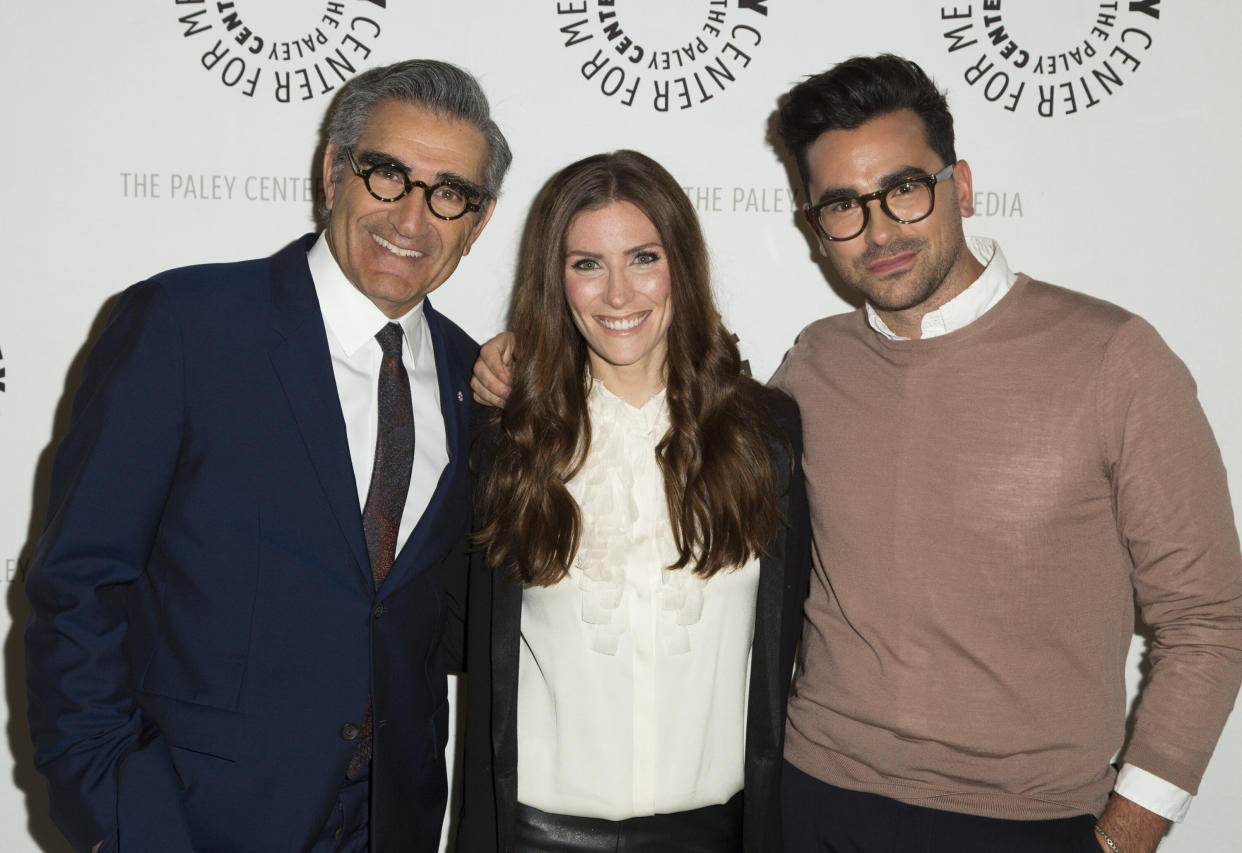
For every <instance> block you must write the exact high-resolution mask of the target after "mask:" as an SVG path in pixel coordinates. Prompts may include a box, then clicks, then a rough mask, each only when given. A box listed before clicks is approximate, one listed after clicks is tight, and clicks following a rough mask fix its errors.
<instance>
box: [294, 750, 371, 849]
mask: <svg viewBox="0 0 1242 853" xmlns="http://www.w3.org/2000/svg"><path fill="white" fill-rule="evenodd" d="M370 845H371V771H370V768H364V769H363V770H362V771H361V772H360V773H358V775H356V776H355V777H354V778H352V779H349V780H346V781H345V783H344V784H343V785H342V786H341V793H340V796H339V797H337V801H336V805H334V806H333V807H332V814H331V815H329V816H328V822H327V823H326V824H324V827H323V832H322V833H321V834H320V836H319V840H318V841H316V842H315V844H314V845H313V846H312V847H311V848H310V850H309V851H307V853H366V851H367V849H368V848H369V847H370Z"/></svg>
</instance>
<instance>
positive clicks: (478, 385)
mask: <svg viewBox="0 0 1242 853" xmlns="http://www.w3.org/2000/svg"><path fill="white" fill-rule="evenodd" d="M515 355H516V346H515V345H514V337H513V334H512V333H511V332H501V333H500V334H499V335H497V336H496V337H494V338H492V339H491V340H490V341H488V342H487V343H485V344H483V347H482V348H481V349H480V350H479V358H478V360H477V361H475V363H474V371H473V374H472V376H471V378H470V390H471V391H473V392H474V399H475V401H476V402H479V403H482V404H484V405H486V406H500V407H503V406H504V404H505V401H506V400H507V399H508V398H509V391H510V390H511V383H512V381H513V380H512V377H511V375H510V373H509V365H511V364H513V359H514V356H515Z"/></svg>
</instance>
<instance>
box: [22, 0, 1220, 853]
mask: <svg viewBox="0 0 1242 853" xmlns="http://www.w3.org/2000/svg"><path fill="white" fill-rule="evenodd" d="M53 10H54V11H53ZM610 26H611V27H612V29H608V27H610ZM1239 31H1242V4H1238V3H1235V2H1232V0H1199V2H1196V3H1193V4H1192V3H1187V2H1178V0H1164V2H1159V0H1138V1H1137V2H1120V3H1118V2H1110V3H1100V2H1087V0H1003V2H1002V0H982V1H981V2H964V0H958V2H956V3H953V4H949V5H945V4H941V3H934V2H926V0H872V2H869V3H861V2H854V0H615V2H605V0H474V2H469V3H466V2H456V3H453V2H447V0H301V2H293V0H235V2H203V0H148V2H144V3H138V2H133V0H131V2H127V3H99V2H88V0H64V2H59V3H55V4H51V5H47V4H36V3H16V2H8V3H5V4H4V5H3V6H2V7H0V32H3V33H5V35H6V39H5V49H4V50H3V51H2V52H0V79H3V81H4V83H3V86H4V90H3V91H4V101H5V112H6V114H7V121H6V126H7V127H8V128H9V130H8V131H7V132H6V133H5V134H3V139H2V140H0V154H2V161H3V163H4V167H3V168H4V171H5V173H6V178H5V180H4V183H5V185H6V186H8V187H9V190H8V192H9V201H8V202H7V203H6V204H5V205H4V206H3V209H2V211H0V235H2V237H0V239H2V240H3V249H4V258H5V266H6V267H7V273H6V275H5V276H4V283H3V298H2V302H0V305H2V306H3V307H2V308H0V464H2V465H3V468H2V469H0V470H2V472H3V477H2V478H0V509H2V511H0V561H2V562H3V570H4V579H5V581H6V583H7V590H6V594H7V598H6V602H7V605H8V606H7V608H6V609H5V614H4V615H3V616H0V628H3V629H5V643H4V655H3V663H4V676H5V686H6V698H7V708H8V714H9V717H8V725H7V734H8V746H9V750H8V754H7V755H6V756H5V758H0V762H3V761H4V760H6V759H7V760H8V761H9V763H10V766H11V771H10V774H9V775H8V776H6V777H5V778H4V779H3V780H0V849H3V850H5V851H11V853H29V851H39V850H42V851H57V853H60V851H64V850H66V849H67V847H66V845H65V844H64V843H63V841H60V840H59V837H58V836H57V834H56V832H55V830H54V829H53V828H51V827H50V825H49V823H48V821H47V819H46V816H45V815H46V805H47V804H46V797H45V795H44V793H43V786H42V782H41V780H40V779H39V778H38V777H37V775H36V774H35V773H34V770H33V768H32V766H31V762H30V753H31V750H30V745H29V737H28V732H27V728H26V723H25V696H24V674H23V664H22V661H21V658H22V651H21V626H22V624H23V623H24V620H25V615H26V610H27V607H26V603H25V597H24V593H23V589H22V582H23V578H24V572H25V569H26V566H27V565H28V560H29V558H30V555H31V553H32V550H33V547H34V540H35V537H36V536H37V532H38V530H39V528H40V527H41V525H42V521H43V511H44V503H45V501H46V493H47V477H48V472H49V468H50V462H51V452H52V448H53V446H54V443H55V441H56V439H57V438H58V437H59V435H60V434H61V433H62V432H63V430H64V428H65V419H66V416H67V409H68V402H69V401H68V397H67V393H68V392H69V391H71V389H72V388H73V387H75V386H76V383H77V379H78V373H79V371H80V369H81V361H82V358H83V355H84V351H85V348H86V347H87V346H88V345H89V343H90V341H92V340H93V339H94V336H95V335H96V334H97V333H98V330H99V325H100V323H101V322H102V318H103V316H104V314H105V313H106V309H107V307H109V306H110V300H111V298H112V297H113V296H114V295H115V294H116V293H117V292H119V291H120V290H121V289H122V288H124V287H125V286H126V285H128V284H130V283H132V282H134V281H137V280H139V279H141V278H144V277H146V276H148V275H150V274H152V273H154V272H157V271H159V270H161V269H165V268H168V267H171V266H180V265H183V264H188V263H196V262H200V261H211V260H232V259H240V258H247V257H257V256H263V255H268V254H270V253H271V252H273V251H274V250H276V249H277V248H279V247H280V246H282V245H284V244H285V243H286V242H288V241H289V240H290V239H291V238H293V237H294V236H296V235H298V234H300V233H302V232H304V231H307V230H310V228H311V217H312V199H311V189H310V180H309V176H310V175H311V173H312V169H313V166H314V164H313V150H314V148H315V145H316V142H317V132H318V125H319V121H320V119H321V117H322V114H323V110H324V108H325V107H326V105H327V102H328V99H329V98H330V97H331V95H332V94H333V92H334V91H335V88H336V87H337V86H338V85H339V84H340V82H341V81H342V80H343V79H346V78H347V77H349V76H352V73H354V72H355V71H356V70H358V69H361V68H364V67H369V66H371V65H375V64H381V63H386V62H391V61H395V60H398V59H402V58H406V57H410V56H426V57H434V58H443V59H448V60H451V61H454V62H457V63H459V64H461V65H463V66H465V67H467V68H469V69H470V70H471V71H473V72H474V73H475V74H476V75H478V77H479V78H480V79H481V81H482V83H483V85H484V88H485V89H486V90H487V92H488V93H489V95H490V97H491V99H492V103H493V106H494V109H495V112H496V115H497V119H498V121H499V123H500V124H501V126H502V127H503V129H504V130H505V132H506V134H507V135H508V137H509V140H510V142H511V144H512V147H513V150H514V153H515V155H516V156H515V161H514V167H513V170H512V172H511V175H510V178H509V181H508V183H507V185H506V188H505V192H504V195H503V197H502V200H501V203H500V205H499V207H498V209H497V212H496V215H495V216H494V218H493V219H492V222H491V224H490V226H489V228H488V231H487V233H486V234H485V235H484V236H483V239H482V240H481V242H480V243H479V244H478V246H477V247H476V249H475V251H474V252H472V253H471V255H470V256H469V257H468V258H466V259H465V261H464V262H463V263H462V265H461V267H460V268H459V270H458V272H457V273H456V274H455V275H454V276H453V278H452V279H451V280H450V281H449V282H448V283H447V284H446V285H445V286H444V287H443V288H442V289H441V290H440V291H438V292H437V293H436V294H435V296H434V297H433V301H434V302H435V304H436V306H437V308H439V309H440V310H442V311H444V312H446V313H447V314H448V315H449V316H451V317H453V318H454V319H456V320H457V321H458V322H459V323H461V324H462V325H463V326H464V327H465V328H466V329H467V330H468V331H470V332H471V333H473V334H474V335H475V336H476V337H478V338H479V339H480V340H482V339H484V338H485V337H487V336H490V335H491V334H492V333H493V332H494V331H496V330H497V329H498V328H499V325H500V322H501V319H502V317H503V316H504V312H505V308H506V299H507V291H508V288H509V285H510V279H511V275H512V270H513V265H514V264H513V261H514V254H515V246H516V240H517V235H518V232H519V228H520V225H521V222H522V219H523V216H524V214H525V211H526V208H527V205H528V204H529V200H530V198H531V197H532V195H533V193H534V191H535V190H536V189H537V187H538V186H539V185H540V184H541V183H542V181H543V180H544V179H545V178H546V177H547V176H548V175H549V174H550V173H551V172H552V171H554V170H555V169H556V168H559V167H560V166H561V165H564V164H565V163H567V162H569V161H570V160H573V159H576V158H578V157H580V156H584V155H586V154H589V153H594V152H596V151H601V150H609V149H615V148H621V147H631V148H638V149H640V150H643V151H645V152H646V153H648V154H650V155H652V156H654V157H656V158H657V159H658V160H660V161H661V162H663V163H664V164H665V165H666V166H667V167H668V168H669V169H670V171H672V173H673V174H674V175H676V176H677V177H678V179H679V180H680V181H681V182H682V183H683V184H684V185H685V186H686V188H687V192H689V193H690V195H691V198H692V199H694V200H695V203H696V205H697V207H698V209H699V211H700V214H701V216H702V219H703V224H704V226H705V230H706V233H707V236H708V240H709V243H710V245H711V247H712V250H713V259H714V267H715V273H716V283H717V289H718V293H719V298H720V301H721V304H722V308H723V310H724V313H725V316H726V319H727V321H728V322H729V324H730V325H731V326H732V328H734V329H735V330H736V331H737V333H738V334H739V335H740V338H741V346H742V349H743V353H744V355H745V357H747V358H749V360H750V363H751V365H752V367H753V369H754V372H755V374H756V375H758V376H759V377H761V378H763V377H767V376H768V375H769V374H770V373H771V372H772V370H773V369H774V368H775V367H776V365H777V363H778V362H779V360H780V357H781V355H782V353H783V352H784V351H785V349H786V348H787V347H788V346H789V344H790V343H791V342H792V340H793V338H794V335H795V334H796V333H797V331H798V330H799V329H801V328H802V327H803V326H804V325H806V324H807V323H808V322H810V321H811V320H813V319H815V318H817V317H820V316H824V315H827V314H832V313H837V312H840V311H842V310H845V309H846V308H848V305H847V303H846V302H845V301H844V300H845V299H846V298H847V295H846V294H844V293H839V292H838V291H837V290H835V289H834V288H833V287H832V286H831V285H830V284H829V283H826V281H825V277H824V274H823V270H822V269H821V268H820V267H819V265H818V264H817V263H816V255H815V254H814V252H813V248H812V245H811V243H810V242H809V241H808V239H807V237H806V235H805V233H804V232H803V231H802V230H801V229H800V228H799V227H797V226H798V217H797V216H796V207H797V204H798V202H797V201H796V200H795V199H793V197H792V190H791V189H790V181H789V175H788V172H787V170H786V167H785V165H784V164H783V163H782V162H781V160H780V159H779V157H778V156H777V154H776V153H775V152H774V150H773V148H772V147H771V145H770V143H769V142H768V141H767V133H768V126H769V121H770V118H771V114H772V111H773V109H774V106H775V100H776V98H777V96H778V95H779V94H780V93H781V92H783V91H785V90H787V89H788V88H789V87H790V86H791V85H792V84H793V83H795V82H797V81H798V80H799V79H800V78H801V77H802V76H804V75H806V74H809V73H814V72H817V71H820V70H823V69H824V68H826V67H828V66H829V65H831V64H833V63H834V62H836V61H838V60H840V59H842V58H845V57H847V56H850V55H854V54H860V53H874V52H877V51H881V50H891V51H894V52H897V53H901V54H904V55H906V56H909V57H911V58H913V59H915V60H917V61H918V62H919V63H920V64H922V65H923V66H924V67H925V68H926V69H927V70H928V71H929V72H930V73H931V74H932V75H933V76H934V77H935V78H936V79H937V80H938V81H939V82H940V84H941V85H942V86H945V87H947V88H948V90H949V93H950V102H951V105H952V107H953V111H954V114H955V116H956V118H957V126H958V152H959V156H962V157H964V158H965V159H967V160H969V161H970V163H971V166H972V167H973V171H974V176H975V185H976V190H977V199H976V201H977V204H978V207H979V213H978V215H977V216H976V217H975V218H974V219H973V220H969V221H968V223H967V226H968V232H970V233H975V234H983V235H988V236H992V237H996V238H998V239H999V240H1000V241H1001V243H1002V245H1003V247H1004V249H1005V252H1006V254H1007V256H1008V258H1009V261H1010V263H1011V265H1012V266H1013V267H1014V268H1015V269H1018V270H1021V271H1025V272H1029V273H1031V274H1033V275H1035V276H1037V277H1040V278H1043V279H1045V280H1049V281H1053V282H1056V283H1058V284H1062V285H1065V286H1069V287H1073V288H1076V289H1079V290H1083V291H1086V292H1088V293H1092V294H1094V295H1097V296H1100V297H1103V298H1105V299H1109V300H1111V301H1114V302H1118V303H1120V304H1122V305H1124V306H1125V307H1127V308H1129V309H1131V310H1134V311H1136V312H1138V313H1140V314H1142V315H1144V316H1146V317H1147V318H1148V319H1149V320H1151V321H1152V322H1153V323H1154V324H1155V326H1156V328H1157V329H1159V330H1160V332H1161V333H1162V334H1163V335H1164V336H1165V338H1166V339H1167V340H1168V341H1169V343H1170V344H1171V345H1172V347H1173V349H1174V350H1175V351H1177V352H1178V353H1179V354H1180V355H1181V356H1182V358H1183V359H1184V360H1185V361H1186V362H1187V363H1188V365H1189V366H1190V369H1191V371H1192V372H1193V373H1194V375H1195V377H1196V378H1197V379H1198V382H1199V391H1200V396H1201V399H1202V401H1203V405H1204V407H1205V409H1206V410H1207V413H1208V417H1209V418H1210V420H1211V422H1212V424H1213V426H1214V428H1215V430H1216V434H1217V438H1218V440H1219V441H1220V444H1221V448H1222V450H1223V452H1224V456H1225V461H1226V464H1227V466H1228V468H1229V472H1230V474H1231V475H1232V478H1233V480H1234V482H1235V483H1236V482H1238V481H1239V480H1242V403H1240V402H1239V397H1238V394H1237V379H1236V373H1237V369H1238V366H1239V363H1240V361H1242V343H1239V339H1238V336H1237V335H1236V333H1235V332H1234V330H1233V325H1234V324H1235V323H1236V322H1237V318H1238V317H1240V316H1242V291H1240V289H1239V288H1238V287H1237V284H1236V279H1237V263H1236V255H1235V253H1236V251H1237V238H1236V234H1237V233H1238V229H1239V226H1240V225H1242V221H1240V220H1238V219H1236V218H1234V216H1233V214H1234V213H1235V211H1234V210H1233V207H1234V205H1233V204H1232V200H1233V198H1234V197H1235V196H1236V194H1237V191H1236V183H1237V177H1236V174H1235V173H1236V169H1237V166H1236V161H1237V154H1236V142H1235V140H1236V139H1237V138H1238V136H1239V134H1240V132H1242V100H1240V99H1239V97H1238V94H1237V87H1238V84H1239V83H1242V73H1240V72H1242V60H1240V59H1239V52H1238V51H1237V33H1238V32H1239ZM351 69H352V70H351ZM1231 389H1232V390H1231ZM6 620H7V621H6ZM1142 648H1143V641H1142V639H1141V638H1136V642H1135V649H1134V654H1133V655H1132V658H1133V661H1132V666H1131V670H1130V673H1129V678H1130V683H1131V684H1132V685H1134V684H1136V683H1137V681H1138V678H1139V659H1140V657H1141V652H1142ZM1240 799H1242V716H1240V717H1235V718H1234V719H1233V720H1232V722H1231V724H1230V726H1229V727H1228V728H1227V730H1226V732H1225V734H1224V737H1223V738H1222V740H1221V743H1220V745H1219V747H1218V749H1217V754H1216V758H1215V760H1214V762H1213V764H1212V766H1211V768H1210V769H1209V771H1208V774H1207V777H1206V778H1205V780H1204V783H1203V790H1202V793H1201V794H1200V796H1199V797H1198V798H1197V800H1196V803H1195V805H1194V807H1193V808H1192V810H1191V812H1190V816H1189V819H1188V820H1187V822H1186V823H1185V824H1184V825H1182V826H1179V827H1177V828H1176V829H1175V830H1174V831H1173V833H1172V835H1171V837H1170V839H1169V840H1168V841H1166V843H1165V845H1164V847H1163V848H1162V849H1163V850H1168V851H1179V852H1180V853H1190V852H1191V851H1194V853H1202V851H1226V850H1236V849H1238V842H1237V841H1236V836H1237V829H1238V826H1239V820H1238V817H1237V806H1236V804H1237V803H1238V802H1239V801H1240Z"/></svg>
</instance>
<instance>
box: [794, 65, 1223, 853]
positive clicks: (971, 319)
mask: <svg viewBox="0 0 1242 853" xmlns="http://www.w3.org/2000/svg"><path fill="white" fill-rule="evenodd" d="M781 137H782V140H783V141H784V143H785V145H786V147H787V148H788V150H789V153H790V154H791V155H792V156H793V157H794V158H795V159H796V160H797V163H798V167H799V170H800V173H801V177H802V180H803V182H804V184H805V189H806V192H807V198H808V199H809V204H808V206H807V208H806V218H807V221H808V224H809V225H810V227H812V228H813V229H814V232H815V236H816V238H817V239H818V241H819V245H820V249H821V251H822V253H823V254H824V256H825V257H826V258H828V260H829V261H830V263H831V264H832V266H833V268H834V269H835V271H836V272H837V274H838V275H839V276H840V277H841V278H842V279H843V280H844V281H845V282H846V283H848V284H849V285H851V286H852V287H854V288H856V289H857V290H858V291H859V292H860V293H862V294H863V296H864V297H865V298H866V304H865V305H864V307H863V308H862V309H860V310H857V311H854V312H852V313H850V314H845V315H840V316H837V317H830V318H827V319H824V320H820V321H818V322H816V323H813V324H811V325H810V326H809V327H807V328H806V329H805V330H804V331H803V332H802V334H801V335H800V336H799V339H798V342H797V344H796V345H795V346H794V348H793V349H792V350H791V351H790V352H789V354H788V356H787V357H786V360H785V362H784V364H783V365H782V366H781V368H780V370H779V371H778V372H777V374H776V376H775V377H773V380H772V382H773V383H774V384H775V385H777V386H778V387H780V388H782V389H783V390H785V391H786V392H788V393H789V394H791V395H792V396H793V397H794V398H795V399H796V400H797V401H798V405H799V407H800V408H801V412H802V420H803V431H804V446H805V470H806V476H807V489H808V496H809V498H810V502H811V516H812V523H813V526H814V534H815V543H816V553H815V576H814V577H813V579H812V583H811V593H810V597H809V598H808V601H807V606H806V620H807V621H806V628H805V631H804V634H803V648H802V654H803V657H802V661H801V670H800V673H799V676H798V679H797V683H796V685H795V690H794V695H793V697H791V700H790V704H789V723H788V727H787V731H786V745H785V757H786V768H785V776H784V779H783V782H782V784H783V791H782V795H783V798H784V803H785V828H786V838H785V841H786V849H788V850H791V851H803V850H824V849H827V850H833V851H841V853H844V851H867V853H871V851H901V852H902V853H904V851H919V853H923V851H928V852H929V853H975V851H978V853H983V851H1007V853H1047V851H1095V850H1105V851H1111V853H1150V851H1154V850H1155V849H1156V847H1157V845H1158V844H1159V842H1160V839H1161V837H1162V836H1163V834H1164V831H1165V829H1166V828H1167V826H1168V822H1169V820H1170V819H1174V820H1176V819H1179V818H1180V817H1181V815H1182V814H1183V813H1184V812H1185V809H1186V807H1187V806H1188V804H1189V799H1190V796H1191V794H1193V793H1194V792H1195V791H1196V790H1197V788H1198V785H1199V780H1200V778H1201V776H1202V774H1203V770H1204V767H1205V766H1206V764H1207V762H1208V758H1209V756H1210V755H1211V752H1212V749H1213V747H1214V746H1215V743H1216V739H1217V737H1218V736H1219V734H1220V731H1221V728H1222V727H1223V725H1224V722H1225V718H1226V717H1227V715H1228V713H1229V711H1230V709H1231V707H1232V705H1233V701H1234V697H1235V695H1236V693H1237V690H1238V685H1239V681H1240V680H1242V570H1240V566H1242V557H1240V556H1239V548H1238V538H1237V533H1236V531H1235V527H1234V520H1233V510H1232V508H1231V506H1230V501H1229V495H1228V492H1227V490H1226V485H1225V471H1224V466H1223V465H1222V462H1221V458H1220V453H1219V451H1218V450H1217V447H1216V443H1215V440H1214V439H1213V436H1212V432H1211V430H1210V428H1209V426H1208V424H1207V422H1206V420H1205V418H1204V416H1203V412H1202V410H1201V408H1200V407H1199V404H1198V401H1197V399H1196V397H1195V386H1194V382H1193V380H1192V379H1191V377H1190V375H1189V373H1188V372H1187V371H1186V368H1185V366H1184V365H1183V364H1182V363H1181V361H1179V360H1178V359H1177V357H1176V356H1175V355H1173V353H1172V352H1170V351H1169V349H1168V347H1167V346H1165V344H1164V342H1163V341H1161V340H1160V338H1159V336H1158V335H1157V334H1156V332H1155V331H1154V330H1153V329H1152V328H1151V326H1149V325H1148V324H1147V323H1145V322H1144V321H1143V320H1142V319H1140V318H1138V317H1136V316H1134V315H1133V314H1130V313H1129V312H1126V311H1124V310H1123V309H1121V308H1118V307H1116V306H1114V305H1110V304H1108V303H1105V302H1102V301H1100V300H1097V299H1093V298H1091V297H1088V296H1085V295H1082V294H1079V293H1074V292H1072V291H1069V290H1064V289H1062V288H1059V287H1054V286H1052V285H1049V284H1044V283H1041V282H1037V281H1034V280H1032V279H1030V278H1028V277H1027V276H1025V275H1015V274H1014V273H1012V272H1011V271H1010V270H1009V268H1008V265H1007V264H1006V262H1005V258H1004V255H1003V254H1002V253H1001V251H1000V248H999V247H998V246H997V245H996V244H995V243H993V242H991V241H988V240H978V239H971V240H967V239H966V238H965V237H964V235H963V232H962V218H963V217H964V216H969V215H970V214H971V213H972V209H971V199H972V197H973V196H972V190H971V174H970V167H969V166H968V165H967V164H966V162H965V161H962V160H958V159H957V156H956V154H955V153H954V148H953V119H952V117H951V115H950V114H949V111H948V106H947V104H946V102H945V99H944V96H943V95H942V94H941V93H940V91H939V90H937V88H936V87H935V85H934V84H933V83H932V82H931V80H929V79H928V78H927V76H926V75H925V74H924V73H923V71H922V70H921V69H920V68H919V67H918V66H917V65H915V64H914V63H912V62H909V61H907V60H904V59H900V58H898V57H895V56H878V57H869V58H855V59H851V60H848V61H846V62H843V63H841V64H840V65H837V66H836V67H834V68H833V69H831V70H830V71H827V72H825V73H823V74H820V75H817V76H815V77H812V78H810V79H808V80H806V81H805V82H803V83H802V84H800V85H799V86H797V87H795V88H794V89H793V90H792V91H791V92H790V94H789V97H788V99H787V100H786V101H785V103H784V105H783V106H782V109H781ZM1135 601H1137V603H1138V606H1139V609H1140V611H1141V614H1142V617H1143V619H1144V621H1145V622H1146V623H1147V624H1148V625H1150V626H1151V627H1152V628H1153V630H1154V631H1155V635H1156V640H1155V643H1154V645H1153V649H1152V656H1151V660H1152V670H1151V676H1150V678H1149V679H1148V681H1147V684H1146V686H1145V687H1144V689H1143V693H1142V700H1141V703H1140V705H1139V709H1138V712H1137V715H1136V719H1135V728H1134V733H1133V737H1132V738H1131V740H1130V742H1129V744H1128V746H1127V747H1126V750H1125V753H1124V755H1123V756H1122V758H1121V761H1122V764H1121V772H1120V774H1117V773H1116V772H1114V769H1113V768H1112V766H1111V765H1110V761H1111V760H1112V758H1113V756H1114V755H1115V754H1116V752H1117V750H1118V749H1120V748H1121V746H1122V741H1123V736H1124V722H1125V714H1126V695H1125V682H1124V677H1123V673H1124V665H1125V660H1126V654H1127V650H1128V648H1129V645H1130V637H1131V633H1132V626H1133V620H1134V602H1135Z"/></svg>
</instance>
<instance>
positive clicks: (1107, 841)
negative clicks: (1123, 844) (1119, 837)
mask: <svg viewBox="0 0 1242 853" xmlns="http://www.w3.org/2000/svg"><path fill="white" fill-rule="evenodd" d="M1095 831H1096V832H1098V833H1099V834H1100V838H1103V839H1104V843H1105V844H1107V845H1108V849H1110V850H1112V851H1113V853H1121V848H1120V847H1118V846H1117V844H1116V842H1114V841H1113V840H1112V839H1111V838H1109V837H1108V833H1107V832H1105V831H1104V830H1103V829H1102V828H1101V827H1100V825H1099V824H1098V823H1097V824H1096V825H1095Z"/></svg>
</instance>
